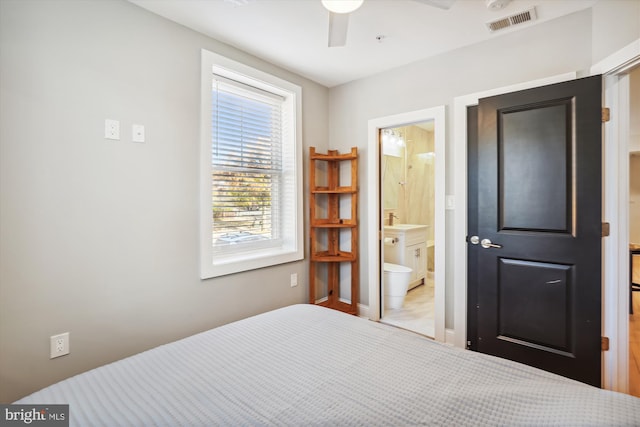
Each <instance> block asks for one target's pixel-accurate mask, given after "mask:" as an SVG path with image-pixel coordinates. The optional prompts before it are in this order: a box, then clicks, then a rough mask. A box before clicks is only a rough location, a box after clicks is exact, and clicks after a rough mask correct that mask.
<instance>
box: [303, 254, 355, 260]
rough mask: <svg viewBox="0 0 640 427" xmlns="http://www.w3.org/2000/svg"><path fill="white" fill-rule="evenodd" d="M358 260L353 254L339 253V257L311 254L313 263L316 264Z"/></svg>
mask: <svg viewBox="0 0 640 427" xmlns="http://www.w3.org/2000/svg"><path fill="white" fill-rule="evenodd" d="M355 260H356V256H355V254H353V253H352V252H339V253H338V254H337V255H332V254H329V253H328V252H316V253H312V254H311V261H314V262H353V261H355Z"/></svg>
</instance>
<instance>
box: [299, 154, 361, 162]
mask: <svg viewBox="0 0 640 427" xmlns="http://www.w3.org/2000/svg"><path fill="white" fill-rule="evenodd" d="M309 158H310V159H311V160H326V161H342V160H355V159H357V158H358V155H357V154H353V153H347V154H318V153H314V154H312V155H311V156H310V157H309Z"/></svg>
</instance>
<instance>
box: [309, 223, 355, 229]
mask: <svg viewBox="0 0 640 427" xmlns="http://www.w3.org/2000/svg"><path fill="white" fill-rule="evenodd" d="M357 226H358V224H353V223H347V222H345V223H342V224H334V223H315V224H311V228H355V227H357Z"/></svg>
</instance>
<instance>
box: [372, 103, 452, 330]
mask: <svg viewBox="0 0 640 427" xmlns="http://www.w3.org/2000/svg"><path fill="white" fill-rule="evenodd" d="M444 114H445V113H444V107H435V108H431V109H426V110H419V111H414V112H410V113H403V114H399V115H396V116H389V117H384V118H380V119H374V120H371V121H370V122H369V141H370V147H372V148H374V147H375V151H374V150H373V149H372V150H371V152H370V154H369V177H370V181H369V182H370V184H377V185H370V188H371V187H374V188H371V190H372V191H370V193H369V200H370V201H373V202H374V203H369V204H368V205H369V209H368V211H369V218H371V219H372V222H375V223H374V224H369V233H368V236H369V237H370V239H371V238H374V239H375V241H373V242H372V241H371V240H370V245H369V253H370V254H371V257H370V258H369V260H370V261H369V262H370V265H369V272H370V276H369V277H370V279H371V282H370V286H369V303H370V306H369V310H370V315H369V317H370V318H371V319H372V320H379V321H381V322H383V323H387V324H391V325H394V326H397V327H401V328H404V329H408V330H411V331H414V332H416V333H419V334H422V335H426V336H428V337H431V338H434V339H435V340H437V341H446V337H445V313H444V311H445V299H444V296H445V281H444V280H445V279H444V277H445V271H444V265H445V260H444V254H445V242H444V236H445V233H444V230H445V227H444V217H445V207H444V205H445V203H444V200H445V196H444V188H445V184H444V181H445V174H444V130H445V124H444ZM374 236H375V237H374ZM376 237H377V238H376Z"/></svg>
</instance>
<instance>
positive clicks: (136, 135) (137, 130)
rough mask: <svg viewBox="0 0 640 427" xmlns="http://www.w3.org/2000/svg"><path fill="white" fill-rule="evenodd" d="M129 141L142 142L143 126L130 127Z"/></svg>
mask: <svg viewBox="0 0 640 427" xmlns="http://www.w3.org/2000/svg"><path fill="white" fill-rule="evenodd" d="M131 140H132V141H133V142H144V126H143V125H133V126H132V127H131Z"/></svg>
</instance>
